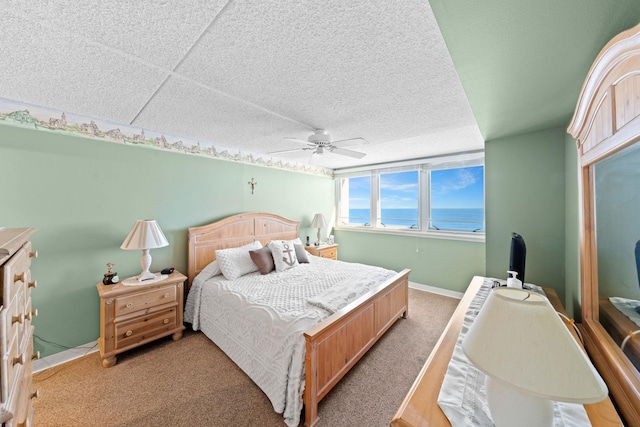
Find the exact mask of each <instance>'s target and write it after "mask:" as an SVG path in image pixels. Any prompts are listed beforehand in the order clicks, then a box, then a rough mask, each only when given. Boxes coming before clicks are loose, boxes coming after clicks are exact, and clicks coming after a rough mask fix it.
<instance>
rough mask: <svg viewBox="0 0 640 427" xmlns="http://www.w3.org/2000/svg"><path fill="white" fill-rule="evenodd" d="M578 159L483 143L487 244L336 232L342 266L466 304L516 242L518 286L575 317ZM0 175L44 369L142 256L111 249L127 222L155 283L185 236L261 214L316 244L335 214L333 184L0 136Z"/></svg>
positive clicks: (560, 151)
mask: <svg viewBox="0 0 640 427" xmlns="http://www.w3.org/2000/svg"><path fill="white" fill-rule="evenodd" d="M576 158H577V156H576V153H575V145H574V143H573V140H572V139H571V138H570V137H567V136H566V134H565V132H564V130H563V129H557V130H550V131H544V132H537V133H532V134H527V135H520V136H516V137H510V138H502V139H499V140H494V141H490V142H488V143H487V144H486V154H485V198H486V220H487V238H486V243H482V242H466V241H454V240H442V239H433V238H421V237H415V236H410V237H407V236H399V235H392V234H373V233H360V232H353V231H345V230H334V231H333V234H334V235H335V237H336V241H337V242H338V243H339V244H340V248H339V257H340V259H342V260H345V261H352V262H363V263H368V264H374V265H380V266H383V267H387V268H391V269H394V270H400V269H403V268H410V269H411V270H412V272H411V276H410V279H411V281H413V282H416V283H420V284H424V285H429V286H435V287H440V288H445V289H449V290H453V291H459V292H464V291H465V289H466V287H467V285H468V284H469V281H470V279H471V277H472V276H474V275H487V276H494V277H501V278H502V277H506V270H507V265H508V252H509V239H510V233H511V231H517V232H519V233H521V234H522V235H523V236H524V237H525V239H526V242H527V250H528V256H527V281H528V282H533V283H537V284H541V285H544V286H551V287H554V288H555V289H556V290H557V291H558V293H559V294H560V297H561V298H564V295H565V286H566V295H567V299H566V305H567V308H568V309H571V308H572V307H573V305H575V304H579V285H578V282H579V274H578V246H577V245H578V243H577V235H578V220H577V216H578V214H577V210H578V208H577V200H578V198H577V165H576V163H577V160H576ZM0 170H1V171H2V173H3V179H4V180H5V185H3V193H2V204H1V207H0V225H1V226H6V227H35V228H37V229H38V232H37V233H36V234H35V235H34V236H33V243H34V248H35V249H37V250H38V252H39V254H40V256H39V258H38V259H37V260H35V261H34V263H33V268H32V271H33V277H34V278H35V279H37V280H38V288H37V289H36V290H35V291H34V292H33V303H34V307H37V308H38V309H39V312H40V315H39V316H38V318H37V319H36V320H35V322H34V323H35V325H36V334H37V335H38V338H37V339H36V340H35V346H36V350H40V351H41V352H42V354H43V355H45V356H46V355H50V354H53V353H57V352H59V351H62V350H64V348H65V347H75V346H77V345H81V344H85V343H88V342H91V341H93V340H95V339H96V338H97V337H98V334H99V331H98V322H99V311H98V296H97V291H96V288H95V284H96V283H97V282H98V281H100V280H101V279H102V274H103V273H104V272H105V271H106V266H105V264H106V263H107V262H113V263H115V264H116V267H115V270H116V271H117V272H118V273H119V275H120V276H121V277H128V276H133V275H135V274H137V273H138V272H139V270H140V266H139V259H140V254H139V253H137V251H134V252H129V251H123V250H121V249H120V244H121V243H122V241H123V240H124V238H125V236H126V235H127V233H128V232H129V230H130V229H131V226H132V225H133V223H134V222H135V220H136V219H143V218H155V219H156V220H158V222H159V224H160V225H161V227H162V229H163V231H164V232H165V234H166V236H167V238H168V240H169V243H170V245H169V246H168V247H166V248H161V249H156V250H153V251H152V252H151V253H152V256H153V265H152V270H157V269H160V268H162V267H165V266H174V267H176V268H177V269H179V270H181V271H186V262H187V255H186V253H187V228H188V227H191V226H194V225H201V224H205V223H208V222H211V221H214V220H217V219H220V218H224V217H226V216H228V215H232V214H235V213H240V212H248V211H267V212H273V213H277V214H280V215H283V216H286V217H289V218H293V219H299V220H301V221H302V223H301V232H300V235H301V237H302V238H303V239H304V237H305V236H307V235H309V236H311V237H312V238H313V237H314V236H315V234H316V230H315V229H311V228H310V227H309V225H310V223H311V219H312V217H313V214H314V213H316V212H323V213H325V215H326V216H327V218H330V217H331V215H332V214H333V212H334V209H335V206H334V200H335V186H334V181H333V179H331V178H327V177H321V176H314V175H308V174H301V173H295V172H290V171H284V170H279V169H274V168H264V167H259V166H252V165H248V164H243V163H236V162H227V161H222V160H216V159H210V158H205V157H199V156H191V155H185V154H179V153H173V152H168V151H160V150H156V149H153V148H149V147H143V146H124V145H121V144H115V143H108V142H102V141H96V140H89V139H84V138H80V137H77V136H72V135H65V134H58V133H52V132H43V131H35V130H31V129H23V128H18V127H13V126H0ZM9 177H11V178H9ZM251 178H254V179H255V180H256V181H257V182H258V185H257V187H256V191H255V194H253V195H251V191H250V187H249V185H248V184H247V182H248V181H249V180H251ZM9 183H11V184H9ZM514 194H520V197H517V198H516V197H515V196H514ZM565 204H566V206H569V208H567V209H565ZM565 224H566V225H565ZM323 233H326V230H323ZM565 278H566V280H565ZM565 283H566V285H565ZM569 311H570V310H569ZM570 313H571V311H570ZM43 340H46V341H50V342H52V343H56V344H47V343H45V342H44V341H43Z"/></svg>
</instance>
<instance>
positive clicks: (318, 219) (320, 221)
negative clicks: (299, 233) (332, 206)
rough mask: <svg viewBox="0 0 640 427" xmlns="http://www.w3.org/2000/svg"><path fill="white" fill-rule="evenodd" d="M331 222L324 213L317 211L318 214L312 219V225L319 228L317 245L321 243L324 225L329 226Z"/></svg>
mask: <svg viewBox="0 0 640 427" xmlns="http://www.w3.org/2000/svg"><path fill="white" fill-rule="evenodd" d="M328 225H329V224H328V223H327V219H326V218H325V217H324V215H323V214H321V213H317V214H316V216H314V217H313V221H311V227H312V228H317V229H318V241H317V242H316V246H319V245H320V230H322V229H323V228H324V227H327V226H328Z"/></svg>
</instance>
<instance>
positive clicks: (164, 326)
mask: <svg viewBox="0 0 640 427" xmlns="http://www.w3.org/2000/svg"><path fill="white" fill-rule="evenodd" d="M186 280H187V277H186V276H185V275H184V274H182V273H180V272H178V271H177V270H176V271H174V272H173V273H171V274H170V275H169V277H167V278H166V279H164V280H161V281H158V282H154V283H150V284H144V285H131V286H125V285H123V284H122V283H117V284H115V285H104V284H103V283H98V284H97V285H96V287H97V288H98V295H99V296H100V338H99V339H98V347H99V349H100V357H101V358H102V366H103V367H105V368H109V367H111V366H113V365H115V364H116V362H117V358H116V355H117V354H119V353H122V352H123V351H127V350H130V349H132V348H135V347H138V346H140V345H142V344H146V343H148V342H150V341H153V340H156V339H158V338H162V337H165V336H167V335H171V334H173V339H174V340H179V339H180V338H182V331H183V330H184V329H185V327H184V324H183V321H182V314H183V296H184V282H185V281H186Z"/></svg>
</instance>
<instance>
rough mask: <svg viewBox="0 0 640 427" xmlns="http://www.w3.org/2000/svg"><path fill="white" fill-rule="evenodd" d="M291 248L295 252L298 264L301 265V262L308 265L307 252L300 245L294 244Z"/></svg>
mask: <svg viewBox="0 0 640 427" xmlns="http://www.w3.org/2000/svg"><path fill="white" fill-rule="evenodd" d="M293 247H294V248H295V250H296V258H298V262H299V263H303V262H306V263H308V262H309V257H308V256H307V251H306V249H305V248H304V246H302V243H300V244H298V243H294V244H293Z"/></svg>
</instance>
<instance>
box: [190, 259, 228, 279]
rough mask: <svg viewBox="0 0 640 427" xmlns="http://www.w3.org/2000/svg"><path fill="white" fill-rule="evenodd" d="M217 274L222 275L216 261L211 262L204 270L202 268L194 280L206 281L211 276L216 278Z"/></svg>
mask: <svg viewBox="0 0 640 427" xmlns="http://www.w3.org/2000/svg"><path fill="white" fill-rule="evenodd" d="M218 274H222V271H221V270H220V265H218V261H217V260H216V261H212V262H210V263H209V264H207V266H206V267H205V268H203V269H202V270H201V271H200V273H198V275H197V276H196V278H200V279H202V280H208V279H210V278H212V277H213V276H217V275H218Z"/></svg>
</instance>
